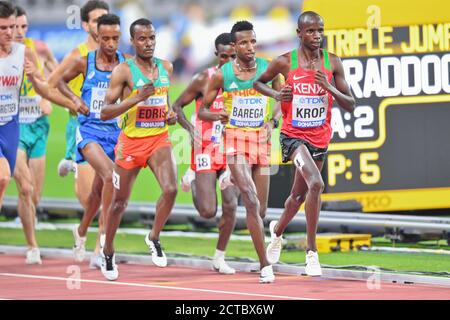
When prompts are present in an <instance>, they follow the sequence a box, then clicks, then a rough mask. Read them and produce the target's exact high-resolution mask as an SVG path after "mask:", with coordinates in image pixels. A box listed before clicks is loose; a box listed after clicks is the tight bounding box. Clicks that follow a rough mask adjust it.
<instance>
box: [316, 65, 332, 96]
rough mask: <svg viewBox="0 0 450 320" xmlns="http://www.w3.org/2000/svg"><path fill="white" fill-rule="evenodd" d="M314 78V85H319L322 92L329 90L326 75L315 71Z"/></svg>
mask: <svg viewBox="0 0 450 320" xmlns="http://www.w3.org/2000/svg"><path fill="white" fill-rule="evenodd" d="M314 78H315V80H316V83H317V84H318V85H320V86H321V87H322V88H323V89H324V90H327V91H329V90H330V88H331V84H330V83H329V82H328V78H327V75H326V74H325V73H324V72H323V71H321V70H317V71H316V74H315V75H314Z"/></svg>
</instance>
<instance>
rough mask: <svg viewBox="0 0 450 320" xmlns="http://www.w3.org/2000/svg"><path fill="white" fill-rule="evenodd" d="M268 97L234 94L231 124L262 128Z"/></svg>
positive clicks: (240, 126) (241, 126)
mask: <svg viewBox="0 0 450 320" xmlns="http://www.w3.org/2000/svg"><path fill="white" fill-rule="evenodd" d="M266 107H267V97H264V96H250V97H241V96H233V104H232V110H231V115H230V124H231V125H233V126H235V127H239V128H260V127H262V126H263V125H264V118H265V115H266Z"/></svg>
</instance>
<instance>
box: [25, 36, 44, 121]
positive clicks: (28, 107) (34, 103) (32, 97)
mask: <svg viewBox="0 0 450 320" xmlns="http://www.w3.org/2000/svg"><path fill="white" fill-rule="evenodd" d="M24 44H25V46H26V47H27V48H29V49H30V50H31V51H32V52H33V54H34V55H35V56H36V60H37V67H38V69H39V72H40V73H41V74H42V75H44V76H45V73H44V68H43V66H42V64H41V61H40V60H41V59H40V58H39V55H38V54H37V51H36V46H35V44H34V41H33V39H31V38H25V41H24ZM40 102H41V97H40V96H39V95H38V94H37V93H36V91H35V90H34V87H33V84H32V83H31V81H30V80H28V77H27V75H26V73H25V72H24V74H23V84H22V88H21V90H20V104H19V122H20V123H21V124H27V123H33V122H35V121H36V120H37V119H39V118H40V117H42V112H41V108H40V106H39V104H40Z"/></svg>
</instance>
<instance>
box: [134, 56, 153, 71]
mask: <svg viewBox="0 0 450 320" xmlns="http://www.w3.org/2000/svg"><path fill="white" fill-rule="evenodd" d="M134 61H135V62H136V64H138V65H140V66H141V67H142V68H144V69H147V70H150V69H152V68H153V67H154V66H155V62H154V61H153V56H152V57H150V58H142V57H139V56H134Z"/></svg>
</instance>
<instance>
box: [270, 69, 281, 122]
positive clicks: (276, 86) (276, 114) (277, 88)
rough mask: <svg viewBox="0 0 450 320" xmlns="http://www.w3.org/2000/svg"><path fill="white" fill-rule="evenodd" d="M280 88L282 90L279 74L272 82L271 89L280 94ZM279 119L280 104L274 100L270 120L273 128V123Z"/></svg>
mask: <svg viewBox="0 0 450 320" xmlns="http://www.w3.org/2000/svg"><path fill="white" fill-rule="evenodd" d="M281 88H282V80H281V75H280V74H279V75H277V76H276V77H275V79H273V81H272V89H273V90H275V91H278V92H280V91H281ZM280 118H281V102H280V101H277V100H275V104H274V106H273V110H272V119H270V120H272V121H271V122H272V124H273V127H275V122H278V121H280Z"/></svg>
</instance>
